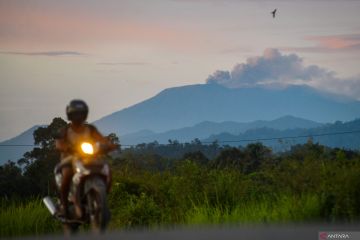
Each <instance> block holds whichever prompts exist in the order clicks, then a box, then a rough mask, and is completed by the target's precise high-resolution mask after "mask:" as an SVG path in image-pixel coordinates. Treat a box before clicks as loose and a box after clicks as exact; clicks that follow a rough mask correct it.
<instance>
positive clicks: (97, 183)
mask: <svg viewBox="0 0 360 240" xmlns="http://www.w3.org/2000/svg"><path fill="white" fill-rule="evenodd" d="M105 149H106V146H101V144H98V143H96V144H91V143H89V142H83V143H82V144H81V145H80V147H78V148H77V149H75V151H74V154H73V155H72V156H69V157H68V158H66V159H64V160H63V161H62V162H61V163H59V164H58V165H57V166H56V167H55V170H54V174H55V182H56V185H57V187H58V189H60V187H61V183H62V172H61V169H62V168H63V167H64V166H68V165H69V164H71V165H72V167H73V169H74V175H73V177H72V181H71V186H70V192H69V195H68V201H69V204H68V217H67V218H64V217H61V216H59V215H58V214H57V213H58V209H59V207H60V201H59V199H58V201H57V204H54V202H53V201H52V199H51V198H50V197H49V196H47V197H45V198H44V199H43V202H44V204H45V206H46V207H47V208H48V210H49V212H50V213H51V215H53V216H54V217H55V218H56V219H57V220H59V221H60V222H62V224H63V226H64V231H65V233H70V234H71V233H75V232H76V231H77V229H78V227H79V226H80V225H82V224H90V226H91V229H92V230H93V231H94V232H103V231H105V229H106V226H107V224H108V223H109V221H110V211H109V208H108V206H107V200H106V196H107V192H108V190H109V188H110V184H111V173H110V168H109V165H108V164H107V163H106V162H105V160H104V159H103V158H101V154H102V153H105V152H106V150H105ZM79 209H80V210H81V218H79V214H78V211H77V210H79Z"/></svg>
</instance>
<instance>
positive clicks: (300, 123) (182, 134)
mask: <svg viewBox="0 0 360 240" xmlns="http://www.w3.org/2000/svg"><path fill="white" fill-rule="evenodd" d="M321 125H322V124H321V123H317V122H314V121H310V120H306V119H302V118H296V117H293V116H284V117H281V118H278V119H275V120H272V121H264V120H258V121H254V122H248V123H238V122H231V121H227V122H221V123H216V122H210V121H204V122H201V123H199V124H196V125H194V126H192V127H185V128H180V129H175V130H170V131H166V132H163V133H154V132H152V131H149V130H147V131H146V130H142V131H139V132H136V133H133V134H127V135H123V136H121V137H120V140H121V143H122V144H125V145H127V144H139V143H148V142H153V141H158V142H159V143H167V142H168V140H169V139H172V140H178V141H180V142H190V141H191V140H194V139H195V138H199V139H203V138H207V137H209V136H210V135H213V134H219V133H223V132H227V133H231V134H239V133H242V132H244V131H246V130H249V129H255V128H263V127H267V128H273V129H278V130H285V129H293V128H314V127H319V126H321Z"/></svg>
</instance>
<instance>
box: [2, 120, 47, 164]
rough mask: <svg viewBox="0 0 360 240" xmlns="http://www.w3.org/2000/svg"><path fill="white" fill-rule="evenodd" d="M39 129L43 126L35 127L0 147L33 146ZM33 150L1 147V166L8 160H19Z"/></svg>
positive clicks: (19, 147) (25, 147)
mask: <svg viewBox="0 0 360 240" xmlns="http://www.w3.org/2000/svg"><path fill="white" fill-rule="evenodd" d="M39 127H41V126H40V125H36V126H33V127H31V128H29V129H28V130H26V131H25V132H23V133H21V134H19V135H18V136H16V137H14V138H11V139H9V140H6V141H3V142H1V143H0V145H23V144H24V145H29V144H30V145H32V144H34V138H33V132H34V131H35V130H36V129H37V128H39ZM31 149H33V147H31V146H24V147H23V146H0V165H2V164H4V163H6V162H7V161H8V160H12V161H17V160H19V159H20V158H21V157H22V156H23V154H24V153H25V152H27V151H30V150H31Z"/></svg>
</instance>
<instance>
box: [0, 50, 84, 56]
mask: <svg viewBox="0 0 360 240" xmlns="http://www.w3.org/2000/svg"><path fill="white" fill-rule="evenodd" d="M0 54H11V55H25V56H48V57H58V56H84V55H85V54H84V53H81V52H75V51H47V52H0Z"/></svg>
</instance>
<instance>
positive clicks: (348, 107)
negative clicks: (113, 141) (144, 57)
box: [95, 84, 360, 136]
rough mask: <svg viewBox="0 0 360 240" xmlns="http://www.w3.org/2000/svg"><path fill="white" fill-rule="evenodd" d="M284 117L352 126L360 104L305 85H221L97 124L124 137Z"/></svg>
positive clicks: (164, 96) (175, 93) (171, 95)
mask: <svg viewBox="0 0 360 240" xmlns="http://www.w3.org/2000/svg"><path fill="white" fill-rule="evenodd" d="M285 115H292V116H297V117H299V118H303V119H309V120H312V121H316V122H322V123H325V122H334V121H336V120H341V121H350V120H353V119H356V118H358V117H360V102H359V101H354V100H349V99H346V98H343V97H339V96H330V95H326V94H324V93H321V92H319V91H317V90H315V89H312V88H310V87H306V86H290V87H288V88H285V89H267V88H261V87H253V88H237V89H230V88H226V87H223V86H220V85H217V84H198V85H189V86H182V87H175V88H169V89H165V90H163V91H162V92H160V93H159V94H157V95H156V96H154V97H152V98H150V99H148V100H145V101H143V102H140V103H138V104H135V105H133V106H131V107H128V108H125V109H123V110H121V111H118V112H114V113H113V114H110V115H108V116H105V117H103V118H101V119H99V120H97V121H95V124H96V125H97V126H98V127H99V129H100V130H102V131H103V132H105V133H110V132H115V133H117V134H118V135H121V136H122V135H126V134H129V133H134V132H138V131H140V130H143V129H148V130H151V131H153V132H166V131H170V130H172V129H179V128H184V127H187V126H193V125H195V124H197V123H200V122H204V121H210V122H225V121H233V122H252V121H256V120H259V119H261V120H272V119H276V118H280V117H282V116H285Z"/></svg>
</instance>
